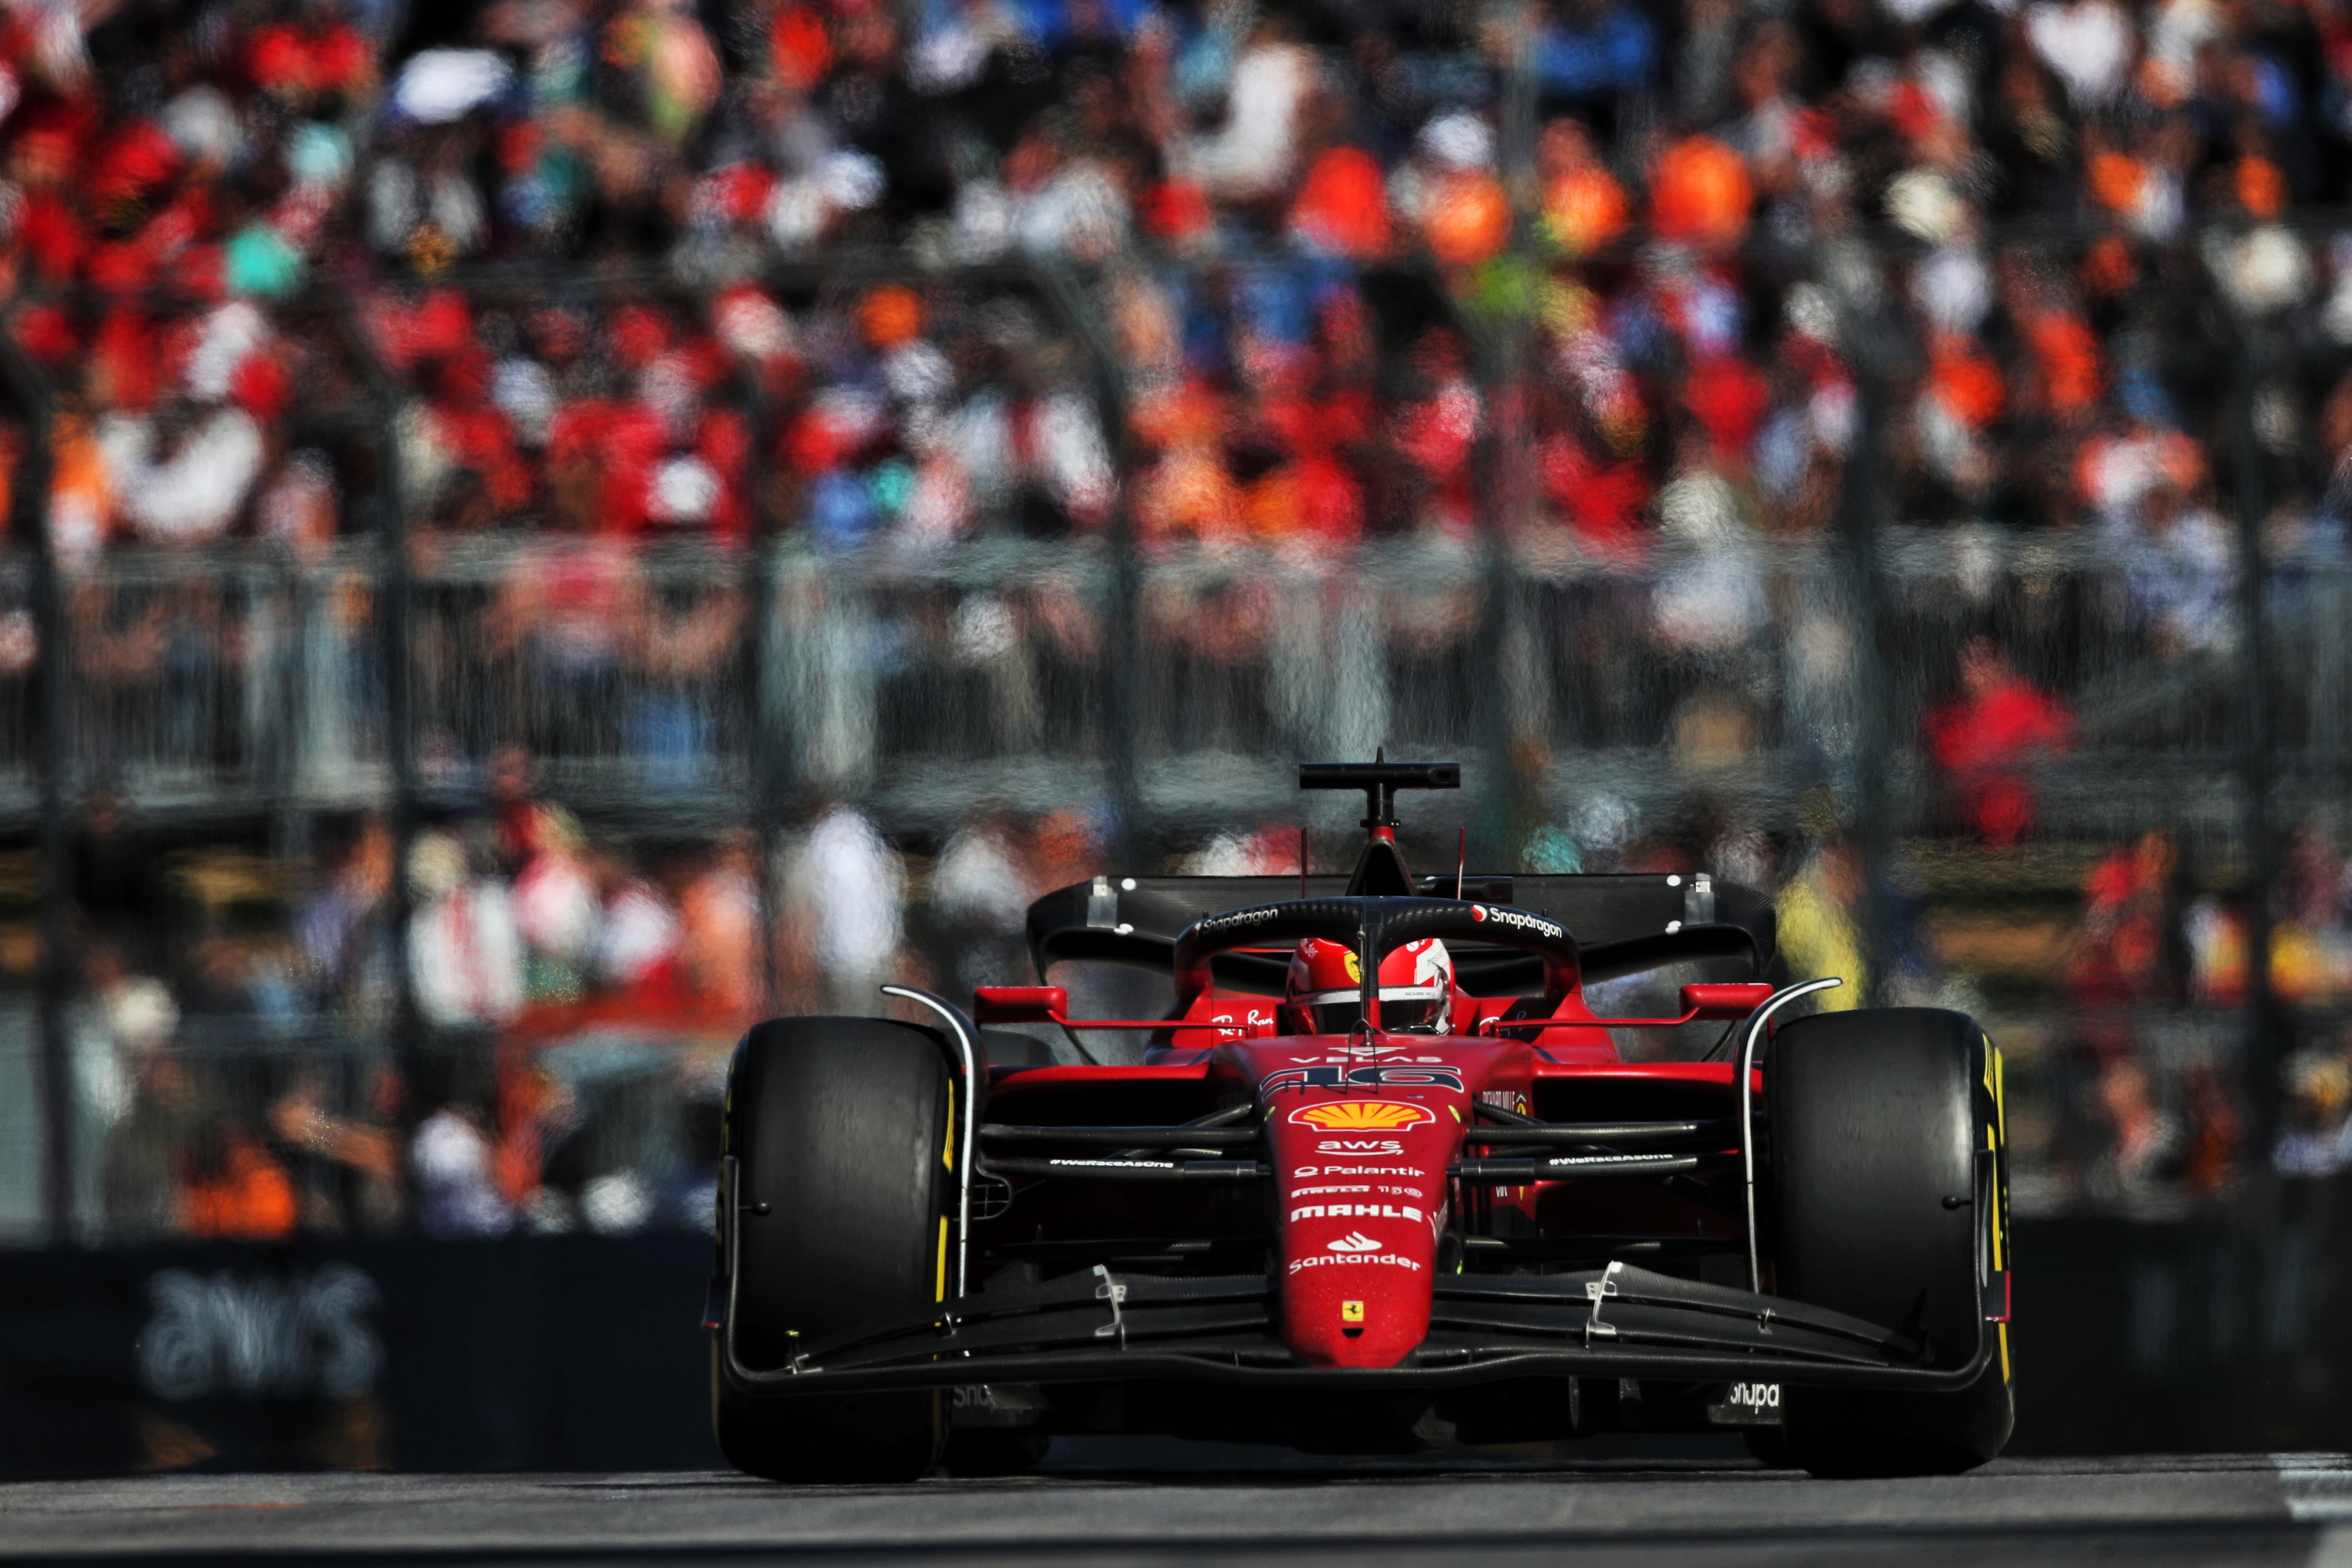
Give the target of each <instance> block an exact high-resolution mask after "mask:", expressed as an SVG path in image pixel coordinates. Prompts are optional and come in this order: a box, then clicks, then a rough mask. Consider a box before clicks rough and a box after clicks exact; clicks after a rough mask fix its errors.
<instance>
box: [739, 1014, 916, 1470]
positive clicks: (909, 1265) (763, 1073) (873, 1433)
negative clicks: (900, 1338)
mask: <svg viewBox="0 0 2352 1568" xmlns="http://www.w3.org/2000/svg"><path fill="white" fill-rule="evenodd" d="M950 1081H951V1080H950V1078H949V1076H948V1071H947V1058H946V1056H945V1054H944V1052H943V1050H942V1048H941V1047H940V1041H939V1038H938V1037H937V1036H935V1035H933V1034H932V1033H931V1032H930V1031H929V1030H928V1029H923V1028H919V1027H917V1026H914V1025H911V1024H901V1023H896V1022H893V1021H892V1020H889V1019H887V1018H774V1019H771V1020H769V1021H768V1022H767V1023H764V1024H761V1025H759V1026H755V1027H754V1028H753V1029H752V1030H751V1033H750V1034H748V1035H746V1036H744V1037H743V1041H742V1044H740V1046H738V1047H736V1049H735V1060H734V1065H733V1067H732V1068H730V1071H729V1074H728V1084H727V1109H726V1113H725V1115H726V1121H725V1124H724V1127H723V1130H722V1131H721V1134H720V1137H721V1152H723V1153H725V1154H730V1155H732V1156H733V1157H734V1159H735V1161H736V1194H737V1200H738V1202H739V1203H740V1204H741V1205H744V1207H743V1212H742V1215H741V1217H740V1225H739V1228H738V1231H737V1237H738V1242H737V1252H736V1257H735V1268H734V1273H735V1278H734V1306H733V1311H734V1316H735V1323H734V1335H735V1351H736V1355H737V1358H738V1360H739V1361H740V1363H742V1364H743V1365H744V1366H745V1367H747V1368H749V1369H751V1370H752V1371H755V1372H763V1371H768V1370H771V1369H773V1368H776V1367H779V1366H782V1365H784V1364H785V1363H786V1362H787V1361H788V1360H789V1359H790V1357H791V1354H792V1351H791V1349H790V1348H789V1347H790V1345H791V1344H792V1338H791V1336H792V1335H794V1334H797V1335H798V1336H799V1342H801V1343H803V1344H806V1343H808V1342H811V1341H814V1340H815V1339H818V1338H821V1337H822V1336H824V1335H826V1334H830V1333H834V1332H836V1331H840V1330H842V1329H845V1328H849V1327H851V1326H853V1325H855V1324H857V1323H861V1322H867V1321H873V1320H875V1319H877V1318H888V1317H897V1316H900V1315H902V1314H904V1313H905V1312H907V1311H908V1310H910V1309H914V1308H919V1307H922V1306H924V1305H926V1304H928V1303H929V1302H932V1301H936V1300H939V1299H940V1296H941V1295H942V1294H943V1293H944V1291H945V1289H946V1277H947V1263H948V1255H947V1250H946V1248H947V1245H948V1230H947V1222H948V1212H949V1206H950V1188H951V1185H952V1184H951V1182H950V1176H951V1174H952V1172H951V1169H950V1165H949V1163H948V1162H949V1159H950V1145H949V1142H948V1136H949V1129H950V1126H951V1125H952V1121H953V1118H952V1113H951V1111H950V1103H949V1102H950ZM760 1205H766V1206H767V1212H766V1213H765V1214H758V1213H755V1212H753V1211H755V1210H756V1209H758V1207H759V1206H760ZM725 1217H726V1216H725V1215H721V1216H720V1219H721V1222H722V1223H723V1222H724V1220H725ZM718 1354H719V1346H718V1345H717V1344H716V1343H715V1342H714V1347H713V1368H712V1378H711V1424H712V1426H713V1429H714V1431H715V1432H716V1434H717V1436H718V1439H719V1452H720V1453H721V1454H723V1455H725V1456H726V1458H727V1462H728V1463H729V1464H730V1465H733V1466H734V1467H735V1468H737V1469H739V1470H742V1471H744V1472H746V1473H748V1474H751V1475H755V1476H764V1477H766V1478H768V1479H771V1480H779V1481H851V1482H875V1481H911V1480H916V1479H920V1478H921V1477H922V1476H923V1475H925V1474H926V1473H928V1472H929V1469H930V1468H931V1466H932V1464H933V1463H934V1462H935V1461H936V1460H937V1458H938V1457H939V1452H940V1442H941V1441H942V1439H943V1438H944V1436H945V1431H946V1429H945V1426H944V1424H943V1422H942V1419H941V1408H940V1395H939V1394H938V1393H937V1392H936V1391H932V1390H915V1391H910V1392H906V1393H886V1394H836V1395H823V1396H817V1397H810V1396H806V1395H794V1396H789V1397H774V1396H770V1397H761V1396H758V1395H754V1394H748V1393H746V1392H745V1391H743V1390H742V1389H740V1388H739V1387H737V1386H736V1385H735V1384H733V1383H732V1382H731V1381H730V1380H729V1379H728V1378H727V1377H726V1376H724V1375H723V1374H722V1372H721V1369H720V1368H719V1365H718Z"/></svg>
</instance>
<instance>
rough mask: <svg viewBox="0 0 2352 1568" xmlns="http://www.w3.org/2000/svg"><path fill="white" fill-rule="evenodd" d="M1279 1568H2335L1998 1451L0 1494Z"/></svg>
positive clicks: (471, 1544) (303, 1520)
mask: <svg viewBox="0 0 2352 1568" xmlns="http://www.w3.org/2000/svg"><path fill="white" fill-rule="evenodd" d="M170 1560H188V1561H209V1562H215V1563H229V1562H236V1563H248V1562H255V1561H265V1562H269V1563H276V1564H290V1563H327V1562H335V1563H352V1562H365V1561H373V1562H376V1563H425V1562H429V1563H532V1564H541V1563H545V1564H553V1563H582V1564H596V1565H600V1568H613V1565H615V1564H621V1563H654V1562H658V1563H664V1564H680V1563H711V1564H714V1565H716V1564H722V1563H724V1564H743V1563H756V1562H774V1563H790V1564H792V1565H793V1568H815V1565H820V1564H823V1565H831V1564H844V1565H847V1564H856V1565H858V1568H899V1565H901V1564H905V1565H909V1568H912V1565H917V1564H922V1565H930V1564H939V1563H980V1564H989V1565H995V1564H1005V1565H1008V1568H1009V1565H1011V1564H1015V1563H1019V1564H1034V1565H1038V1568H1064V1565H1073V1568H1075V1565H1078V1564H1096V1563H1100V1564H1118V1565H1122V1568H1126V1565H1133V1568H1160V1565H1162V1564H1176V1563H1201V1562H1212V1561H1213V1562H1215V1563H1230V1564H1237V1565H1255V1564H1265V1565H1269V1568H1271V1565H1274V1564H1281V1565H1284V1568H1308V1565H1313V1568H1323V1565H1325V1564H1329V1565H1332V1568H1339V1565H1341V1564H1345V1565H1349V1568H1388V1565H1392V1564H1393V1565H1400V1568H1401V1565H1403V1564H1411V1563H1477V1564H1480V1565H1481V1568H1486V1565H1489V1564H1491V1565H1495V1568H1520V1565H1522V1564H1535V1563H1575V1564H1577V1565H1578V1568H1620V1565H1625V1568H1634V1565H1640V1568H1654V1565H1658V1564H1667V1563H1675V1564H1681V1563H1690V1564H1703V1565H1706V1568H1714V1565H1717V1564H1722V1565H1724V1568H1729V1565H1731V1564H1735V1563H1737V1564H1771V1565H1778V1564H1794V1563H1832V1564H1848V1563H1853V1564H1861V1563H1901V1564H1903V1565H1904V1568H1941V1565H1943V1564H1947V1563H1953V1564H1957V1563H2000V1564H2002V1565H2003V1568H2037V1565H2039V1564H2044V1563H2153V1564H2162V1565H2167V1568H2169V1565H2172V1564H2189V1563H2197V1564H2207V1563H2233V1564H2234V1563H2245V1564H2263V1565H2265V1568H2269V1565H2277V1568H2287V1565H2290V1564H2292V1565H2294V1568H2352V1458H2347V1457H2346V1456H2344V1455H2339V1454H2326V1455H2312V1454H2284V1455H2220V1456H2211V1457H2205V1458H2194V1457H2188V1458H2184V1457H2179V1456H2166V1457H2160V1458H2137V1459H2090V1460H2053V1459H2039V1460H2032V1459H2027V1460H2003V1461H2000V1462H1999V1463H1997V1464H1995V1465H1993V1466H1990V1467H1989V1468H1986V1469H1984V1470H1981V1471H1979V1472H1977V1473H1976V1474H1974V1475H1971V1476H1966V1477H1959V1478H1954V1479H1935V1480H1911V1481H1818V1480H1812V1479H1808V1478H1805V1477H1803V1476H1801V1475H1798V1474H1794V1473H1792V1472H1787V1471H1772V1470H1764V1469H1760V1468H1755V1467H1753V1466H1741V1465H1737V1464H1732V1463H1705V1462H1696V1463H1693V1462H1685V1463H1680V1464H1668V1463H1664V1462H1660V1461H1655V1460H1649V1461H1641V1460H1635V1461H1616V1462H1605V1463H1566V1464H1561V1463H1551V1464H1531V1465H1522V1466H1516V1467H1503V1468H1482V1469H1462V1468H1447V1467H1445V1466H1444V1465H1442V1464H1441V1465H1421V1466H1401V1465H1383V1466H1372V1467H1362V1466H1357V1467H1348V1466H1339V1467H1322V1468H1316V1467H1289V1468H1280V1469H1274V1470H1260V1471H1257V1472H1255V1473H1243V1472H1235V1471H1232V1470H1224V1471H1219V1470H1213V1469H1212V1470H1200V1469H1196V1470H1193V1471H1190V1472H1178V1473H1171V1472H1167V1471H1158V1472H1139V1471H1125V1472H1122V1471H1118V1470H1111V1469H1093V1470H1084V1469H1064V1470H1062V1471H1060V1472H1059V1473H1055V1474H1049V1475H1043V1476H1032V1477H1024V1478H1021V1479H1013V1480H1001V1481H951V1480H933V1481H925V1482H920V1483H918V1484H916V1485H913V1486H905V1487H882V1488H866V1489H858V1488H843V1487H802V1488H793V1487H778V1486H771V1485H767V1484H764V1483H761V1482H757V1481H751V1480H746V1479H743V1478H741V1477H738V1476H733V1475H722V1474H652V1475H626V1476H393V1475H307V1476H176V1477H143V1478H137V1479H120V1480H94V1481H32V1482H18V1483H14V1484H9V1485H5V1486H0V1562H5V1563H9V1564H11V1565H12V1568H13V1565H14V1564H16V1563H36V1562H45V1561H47V1562H71V1563H80V1564H91V1563H103V1562H125V1563H156V1562H162V1561H170Z"/></svg>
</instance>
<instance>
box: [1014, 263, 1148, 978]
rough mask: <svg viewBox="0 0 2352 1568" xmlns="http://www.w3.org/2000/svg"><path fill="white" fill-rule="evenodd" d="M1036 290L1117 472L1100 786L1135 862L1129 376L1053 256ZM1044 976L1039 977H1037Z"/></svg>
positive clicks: (1118, 851) (1138, 816) (1117, 861)
mask: <svg viewBox="0 0 2352 1568" xmlns="http://www.w3.org/2000/svg"><path fill="white" fill-rule="evenodd" d="M1032 265H1033V266H1034V276H1035V278H1036V280H1037V285H1038V288H1039V289H1040V290H1041V291H1042V292H1043V293H1044V294H1045V297H1046V298H1047V299H1049V300H1052V301H1053V302H1054V306H1055V309H1056V310H1059V311H1060V312H1061V315H1062V319H1063V320H1064V321H1066V322H1067V323H1068V324H1069V328H1070V330H1071V331H1074V332H1076V333H1077V335H1078V339H1079V341H1080V342H1083V343H1084V344H1085V345H1086V351H1087V359H1088V360H1089V361H1090V362H1091V363H1092V364H1093V366H1094V379H1095V396H1096V399H1097V402H1098V403H1099V404H1100V405H1101V413H1102V420H1103V423H1104V424H1105V425H1106V426H1108V429H1107V431H1106V432H1105V434H1106V436H1107V437H1108V446H1109V447H1110V462H1111V471H1112V472H1113V473H1114V474H1115V475H1117V476H1118V478H1117V480H1116V483H1115V485H1114V487H1113V490H1112V498H1113V499H1112V500H1111V514H1110V517H1109V519H1108V527H1107V529H1106V531H1105V532H1106V539H1105V542H1106V543H1107V544H1108V547H1109V548H1108V555H1109V564H1110V604H1109V606H1108V611H1107V619H1108V625H1107V626H1105V627H1104V632H1105V636H1104V637H1103V699H1104V707H1103V726H1104V730H1105V731H1106V732H1105V734H1104V736H1103V748H1104V752H1105V753H1106V754H1105V756H1104V758H1103V763H1104V769H1103V773H1104V779H1103V782H1104V784H1105V785H1106V787H1107V788H1108V792H1109V795H1110V805H1111V813H1112V816H1114V817H1115V818H1116V820H1117V826H1116V829H1115V831H1114V841H1113V842H1112V843H1110V844H1108V845H1106V846H1105V847H1104V848H1105V850H1106V852H1107V854H1108V859H1109V862H1110V863H1111V864H1113V865H1118V866H1133V865H1137V864H1139V856H1140V854H1141V840H1140V838H1139V837H1138V836H1139V833H1140V831H1141V829H1142V826H1143V811H1144V806H1143V763H1142V732H1141V727H1140V725H1139V722H1138V717H1137V709H1138V708H1139V706H1140V698H1139V687H1138V685H1137V679H1136V657H1137V656H1136V646H1137V645H1136V629H1137V628H1136V605H1137V602H1138V601H1139V599H1140V598H1141V597H1142V575H1141V569H1140V563H1139V560H1138V558H1137V554H1136V548H1135V512H1134V509H1133V507H1132V506H1131V505H1130V498H1129V495H1128V486H1129V481H1130V480H1132V479H1133V478H1134V453H1133V451H1132V450H1131V449H1130V447H1129V439H1128V437H1129V430H1128V417H1127V408H1128V398H1127V377H1126V375H1125V374H1123V373H1122V372H1121V371H1120V369H1119V358H1118V345H1117V344H1116V343H1114V342H1112V341H1111V337H1110V334H1109V332H1108V331H1106V330H1105V329H1104V326H1103V322H1102V318H1101V315H1100V313H1099V312H1098V311H1097V310H1096V309H1095V308H1094V306H1093V304H1091V303H1090V302H1089V301H1088V300H1087V296H1086V292H1085V290H1083V289H1080V288H1079V286H1078V280H1077V279H1076V278H1074V277H1072V276H1071V274H1070V271H1069V269H1068V268H1066V267H1065V266H1062V265H1060V264H1059V263H1056V262H1053V261H1045V260H1041V261H1036V262H1034V263H1033V264H1032ZM1039 978H1040V979H1043V978H1044V976H1042V975H1041V976H1039Z"/></svg>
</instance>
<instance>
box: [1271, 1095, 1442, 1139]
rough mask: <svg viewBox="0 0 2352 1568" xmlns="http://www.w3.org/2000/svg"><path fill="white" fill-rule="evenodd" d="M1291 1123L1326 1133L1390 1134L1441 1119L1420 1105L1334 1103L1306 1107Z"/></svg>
mask: <svg viewBox="0 0 2352 1568" xmlns="http://www.w3.org/2000/svg"><path fill="white" fill-rule="evenodd" d="M1290 1120H1291V1121H1295V1122H1297V1124H1298V1125H1300V1126H1302V1127H1320V1128H1322V1129H1323V1130H1324V1131H1326V1132H1386V1131H1391V1130H1392V1129H1394V1128H1399V1127H1418V1126H1420V1125H1421V1124H1422V1123H1423V1122H1424V1121H1436V1120H1437V1118H1436V1117H1434V1116H1432V1115H1431V1114H1430V1113H1429V1112H1428V1111H1426V1110H1423V1109H1422V1108H1421V1107H1420V1106H1418V1105H1406V1104H1403V1103H1402V1102H1401V1101H1398V1100H1330V1101H1328V1102H1326V1103H1324V1104H1322V1105H1302V1106H1300V1107H1299V1108H1298V1109H1297V1110H1294V1111H1292V1112H1291V1113H1290Z"/></svg>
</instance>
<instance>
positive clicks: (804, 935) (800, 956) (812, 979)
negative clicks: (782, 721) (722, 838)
mask: <svg viewBox="0 0 2352 1568" xmlns="http://www.w3.org/2000/svg"><path fill="white" fill-rule="evenodd" d="M778 854H779V857H780V860H781V864H780V865H779V866H778V868H777V876H776V882H777V885H778V886H779V887H780V888H781V889H782V893H783V908H782V910H781V911H780V912H781V913H782V919H781V920H780V921H778V922H777V944H776V971H777V974H778V977H779V980H780V981H781V982H782V984H784V985H785V986H786V987H787V988H788V991H789V992H790V993H791V994H793V995H796V996H805V997H807V998H809V1003H810V1004H815V1003H817V1001H818V999H819V998H822V999H823V1002H822V1005H824V1006H825V1007H826V1008H827V1010H829V1011H832V1012H836V1013H854V1014H865V1013H870V1012H872V1011H873V1010H874V1008H875V1007H876V1005H877V1000H878V999H877V997H876V995H875V989H874V988H875V987H876V985H877V984H880V983H881V982H882V981H883V980H885V979H887V978H888V977H889V975H890V973H891V972H892V970H893V969H894V967H896V966H897V965H898V963H899V962H900V957H901V954H900V945H901V942H903V940H904V934H905V905H906V881H907V874H906V865H905V862H904V861H903V860H901V859H900V858H899V856H898V852H897V851H896V850H894V849H892V848H891V847H889V846H888V845H887V844H885V843H884V842H883V841H882V836H881V835H880V834H879V833H878V832H877V831H876V830H875V826H874V824H873V823H872V822H871V821H869V820H868V819H867V818H866V816H864V814H862V813H860V812H859V811H858V810H857V809H856V807H855V806H851V805H845V804H835V805H830V806H827V807H826V808H825V809H824V810H822V811H820V812H819V813H818V814H817V816H816V820H815V821H814V823H813V824H812V825H811V826H810V827H809V829H808V832H807V833H806V835H805V836H804V837H801V838H800V839H799V840H798V842H796V843H787V844H784V845H782V846H779V848H778Z"/></svg>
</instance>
